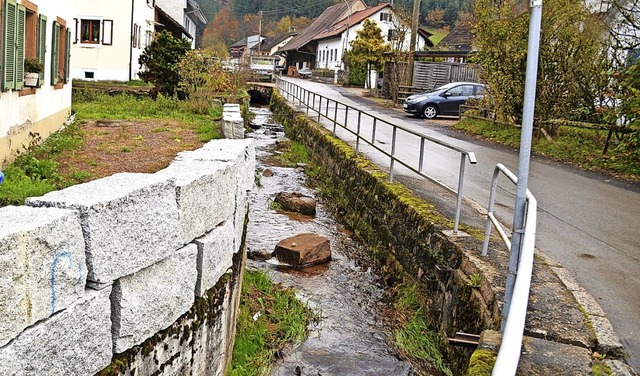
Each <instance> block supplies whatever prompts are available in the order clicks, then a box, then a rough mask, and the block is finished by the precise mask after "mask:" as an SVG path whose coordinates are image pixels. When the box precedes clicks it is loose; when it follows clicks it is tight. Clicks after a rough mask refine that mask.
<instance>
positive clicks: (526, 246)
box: [482, 163, 538, 376]
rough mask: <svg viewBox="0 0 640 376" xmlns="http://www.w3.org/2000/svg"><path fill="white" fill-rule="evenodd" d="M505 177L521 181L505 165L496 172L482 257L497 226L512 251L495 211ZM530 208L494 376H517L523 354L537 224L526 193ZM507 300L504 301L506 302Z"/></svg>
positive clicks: (533, 206)
mask: <svg viewBox="0 0 640 376" xmlns="http://www.w3.org/2000/svg"><path fill="white" fill-rule="evenodd" d="M500 173H503V174H504V175H505V176H506V177H507V178H509V180H511V182H512V183H514V184H518V177H517V176H516V175H514V174H513V173H512V172H511V171H510V170H509V169H508V168H506V167H505V166H504V165H503V164H502V163H498V164H497V165H496V168H495V169H494V172H493V179H492V181H491V194H490V196H489V207H488V212H487V224H486V228H485V238H484V244H483V246H482V255H483V256H485V255H486V254H487V250H488V247H489V236H490V235H491V224H492V223H493V224H494V225H495V226H496V230H498V232H499V233H500V236H501V237H502V240H503V241H504V243H505V245H506V246H507V248H511V242H510V241H509V238H508V236H507V235H506V231H505V230H504V228H503V227H502V225H501V224H500V223H499V222H498V220H497V219H496V217H495V215H494V213H493V209H494V202H495V193H496V189H497V186H498V176H499V175H500ZM526 199H527V208H526V221H525V226H524V236H523V240H522V245H521V250H520V260H519V261H518V272H517V275H516V281H515V285H514V287H513V292H512V295H511V297H510V300H511V304H510V305H509V312H507V313H506V317H503V320H506V322H505V324H504V326H503V328H504V329H503V331H502V343H501V344H500V350H499V351H498V357H497V359H496V363H495V365H494V366H493V372H492V375H495V376H507V375H515V374H516V371H517V369H518V363H519V361H520V353H521V349H522V338H523V336H524V325H525V319H526V316H527V306H528V304H529V288H530V286H531V274H532V272H533V252H534V247H535V238H536V220H537V211H538V203H537V201H536V199H535V197H534V196H533V194H531V191H529V189H527V194H526ZM506 299H507V297H505V300H506Z"/></svg>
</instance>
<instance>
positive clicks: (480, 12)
mask: <svg viewBox="0 0 640 376" xmlns="http://www.w3.org/2000/svg"><path fill="white" fill-rule="evenodd" d="M495 3H496V2H495V1H493V0H476V2H475V5H474V19H475V23H474V25H473V31H474V36H475V38H474V47H475V48H476V49H477V53H476V54H475V55H474V56H473V57H472V62H474V63H476V64H477V65H478V66H479V70H478V72H479V76H480V78H481V79H482V80H483V81H484V82H485V83H486V84H487V86H488V92H489V95H488V96H486V97H485V100H487V101H488V100H490V101H491V102H492V105H493V106H494V107H495V111H496V112H497V113H498V114H499V115H502V117H503V118H512V119H515V120H516V121H519V119H520V118H521V116H522V115H521V112H522V107H523V94H524V79H525V71H526V56H527V39H528V25H529V15H528V14H525V15H523V16H520V17H518V18H516V19H514V18H513V16H512V15H511V8H512V5H513V0H506V1H504V2H502V4H501V5H500V6H496V5H495ZM542 10H543V16H542V33H541V40H540V59H539V67H538V82H537V95H536V115H535V116H536V117H537V118H547V119H549V118H565V119H571V118H572V116H574V115H575V114H577V113H581V114H584V113H588V114H590V115H594V114H595V113H596V108H595V101H594V100H595V98H596V97H597V95H598V93H599V92H601V91H603V88H605V87H606V86H607V81H608V79H607V77H606V71H607V55H606V52H605V49H604V45H603V43H602V41H603V38H602V35H603V25H602V23H601V22H600V21H599V19H598V17H597V16H595V15H593V14H591V13H590V12H589V11H588V10H587V9H586V8H585V5H584V3H583V2H581V1H574V0H547V1H545V3H544V5H543V8H542ZM551 131H554V130H553V129H552V130H551Z"/></svg>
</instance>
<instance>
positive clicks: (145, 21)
mask: <svg viewBox="0 0 640 376" xmlns="http://www.w3.org/2000/svg"><path fill="white" fill-rule="evenodd" d="M74 6H75V8H74V12H75V18H74V24H75V28H74V29H75V32H74V34H73V51H72V53H73V59H72V63H71V77H72V78H74V79H84V80H115V81H130V80H135V79H138V78H139V77H138V73H139V72H140V71H141V69H142V68H141V67H140V64H138V59H139V58H140V56H141V55H142V53H143V52H144V49H145V47H147V46H148V45H149V44H150V43H151V42H152V41H153V36H154V33H155V32H157V31H161V30H167V31H169V32H170V33H171V34H172V35H173V36H174V37H176V38H186V39H188V40H190V41H191V45H192V47H194V46H195V32H196V22H206V19H205V18H204V15H203V14H202V12H201V11H200V8H199V7H198V4H197V3H196V2H195V1H193V0H133V1H129V0H113V1H109V2H105V1H103V2H93V1H83V0H75V1H74Z"/></svg>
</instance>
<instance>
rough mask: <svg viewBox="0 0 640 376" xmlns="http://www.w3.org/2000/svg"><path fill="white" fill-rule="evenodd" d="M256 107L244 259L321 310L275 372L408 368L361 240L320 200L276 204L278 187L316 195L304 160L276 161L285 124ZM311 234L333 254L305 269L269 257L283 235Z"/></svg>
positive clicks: (391, 371) (400, 372)
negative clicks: (304, 210)
mask: <svg viewBox="0 0 640 376" xmlns="http://www.w3.org/2000/svg"><path fill="white" fill-rule="evenodd" d="M256 112H258V118H259V119H258V121H259V122H260V124H261V126H260V127H256V128H258V129H256V130H255V131H254V132H252V133H250V134H249V135H248V137H252V138H254V139H255V140H256V155H257V159H258V162H257V163H258V173H259V186H258V187H256V188H255V190H254V191H253V193H252V197H251V201H250V214H249V225H248V236H247V247H248V252H249V258H250V259H249V261H248V265H249V267H251V268H259V269H262V270H264V271H265V272H266V273H267V274H268V275H269V277H270V278H271V279H272V280H274V281H275V282H281V283H283V284H284V285H285V286H288V287H292V288H294V289H295V290H296V291H297V295H298V297H299V298H300V299H301V300H303V301H305V302H306V303H307V304H308V305H309V306H310V307H311V308H312V309H313V310H314V311H315V312H316V313H319V314H320V316H321V319H320V321H319V322H318V323H317V324H314V326H313V327H310V328H309V329H310V334H309V337H308V339H307V340H306V341H305V342H303V343H302V344H300V345H298V346H296V347H295V348H291V349H288V350H287V351H285V352H284V353H283V356H282V358H281V359H279V360H278V361H277V362H276V364H275V365H274V367H273V369H272V372H271V374H272V375H278V376H280V375H282V376H284V375H314V376H315V375H411V374H412V371H411V366H410V365H409V364H408V363H407V362H405V361H402V360H400V359H398V357H397V356H396V354H395V352H394V350H393V349H392V347H391V346H390V345H389V343H390V335H391V333H390V332H389V330H388V329H387V328H386V327H385V325H384V320H383V316H382V312H383V308H385V304H384V303H383V302H382V301H381V299H382V297H383V292H384V291H383V290H382V289H381V288H380V287H379V286H378V285H377V283H376V282H377V280H378V278H377V276H376V275H375V274H374V273H373V272H372V271H371V270H370V269H369V268H367V267H364V266H362V265H361V264H360V263H359V262H358V261H357V257H355V255H357V254H362V252H363V251H364V250H363V246H362V245H361V244H359V243H358V242H356V241H354V240H353V239H352V238H351V237H350V236H349V233H348V231H345V230H344V229H343V227H342V226H341V225H340V224H339V223H338V222H337V221H336V220H335V219H334V218H332V216H331V215H330V214H329V213H327V211H326V210H325V209H324V206H323V204H322V202H319V203H318V204H317V206H316V213H315V215H302V214H299V213H291V212H285V211H282V210H276V208H278V206H277V205H273V202H274V200H275V197H276V195H277V194H278V193H281V192H298V193H301V194H303V195H304V196H307V197H312V198H313V197H315V196H316V194H315V192H314V191H313V190H312V189H310V188H309V187H307V186H306V185H305V174H304V168H303V167H296V168H289V167H282V166H279V165H278V164H277V162H276V160H275V158H273V155H274V145H275V144H276V143H277V142H280V141H282V140H283V139H284V133H283V132H282V128H281V127H279V126H278V125H274V124H270V122H269V120H268V119H265V117H266V118H268V115H269V114H268V113H267V112H265V111H264V110H263V109H261V110H259V111H256ZM302 233H311V234H315V235H318V236H321V237H325V238H326V239H328V240H329V243H330V247H331V261H329V262H327V263H323V264H318V265H314V266H312V267H309V268H290V267H287V266H284V265H282V264H281V263H280V262H279V261H278V259H277V258H275V257H274V258H269V257H270V256H271V254H272V252H274V250H275V247H276V244H278V243H279V242H280V241H282V240H283V239H286V238H289V237H292V236H295V235H298V234H302Z"/></svg>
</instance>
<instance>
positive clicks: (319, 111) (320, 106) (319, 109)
mask: <svg viewBox="0 0 640 376" xmlns="http://www.w3.org/2000/svg"><path fill="white" fill-rule="evenodd" d="M321 111H322V95H321V96H320V103H319V104H318V124H320V114H321Z"/></svg>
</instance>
